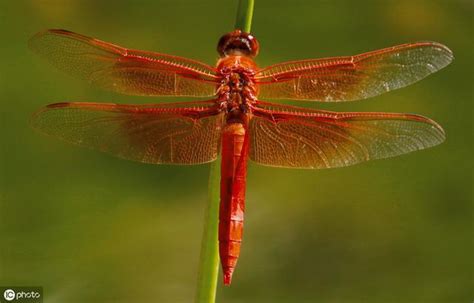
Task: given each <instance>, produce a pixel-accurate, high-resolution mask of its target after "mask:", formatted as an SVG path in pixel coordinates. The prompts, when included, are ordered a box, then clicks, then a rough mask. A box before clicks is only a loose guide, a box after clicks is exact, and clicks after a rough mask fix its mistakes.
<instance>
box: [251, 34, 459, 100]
mask: <svg viewBox="0 0 474 303" xmlns="http://www.w3.org/2000/svg"><path fill="white" fill-rule="evenodd" d="M452 60H453V54H452V52H451V51H450V50H449V49H448V48H447V47H446V46H444V45H442V44H439V43H435V42H418V43H411V44H403V45H398V46H394V47H390V48H385V49H381V50H376V51H372V52H368V53H364V54H361V55H357V56H350V57H335V58H326V59H314V60H302V61H293V62H286V63H281V64H276V65H272V66H269V67H267V68H264V69H262V70H260V71H259V72H258V73H257V74H256V79H257V82H258V83H259V87H260V94H259V96H260V97H261V98H274V99H298V100H311V101H323V102H336V101H352V100H358V99H365V98H369V97H373V96H377V95H380V94H382V93H384V92H387V91H390V90H394V89H397V88H401V87H404V86H407V85H410V84H412V83H414V82H416V81H419V80H421V79H423V78H425V77H426V76H428V75H429V74H432V73H434V72H436V71H438V70H440V69H442V68H443V67H445V66H446V65H448V64H449V63H450V62H451V61H452Z"/></svg>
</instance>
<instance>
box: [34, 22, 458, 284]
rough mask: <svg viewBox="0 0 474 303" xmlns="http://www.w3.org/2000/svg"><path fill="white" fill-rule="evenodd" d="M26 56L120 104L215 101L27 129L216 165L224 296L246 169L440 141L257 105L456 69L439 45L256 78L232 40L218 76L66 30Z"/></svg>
mask: <svg viewBox="0 0 474 303" xmlns="http://www.w3.org/2000/svg"><path fill="white" fill-rule="evenodd" d="M282 43H284V41H282ZM30 47H31V48H32V49H33V50H34V51H36V52H37V53H38V54H40V55H41V56H43V57H45V58H47V59H48V60H50V61H51V63H53V64H54V65H56V66H57V67H58V68H60V69H63V70H65V71H66V72H69V73H71V74H73V75H76V76H79V77H81V78H84V79H86V80H88V81H90V82H91V83H93V84H96V85H98V86H101V87H103V88H106V89H109V90H112V91H116V92H119V93H124V94H130V95H144V96H190V97H210V98H211V99H209V100H205V101H195V102H183V103H174V104H170V103H161V104H145V105H120V104H113V103H80V102H69V103H56V104H51V105H48V106H47V107H45V108H43V109H42V110H40V111H39V112H37V113H36V114H35V115H34V116H33V119H32V123H33V126H34V127H36V128H37V129H39V130H41V131H42V132H44V133H47V134H50V135H53V136H56V137H59V138H61V139H63V140H65V141H68V142H71V143H74V144H77V145H80V146H85V147H89V148H95V149H99V150H101V151H104V152H108V153H111V154H113V155H116V156H119V157H121V158H125V159H129V160H136V161H140V162H145V163H153V164H181V165H187V164H201V163H207V162H210V161H214V160H215V159H216V158H217V156H218V154H219V153H221V154H222V163H221V175H222V176H221V194H220V197H221V203H220V210H219V252H220V258H221V264H222V269H223V271H224V284H226V285H228V284H230V283H231V279H232V273H233V272H234V269H235V266H236V263H237V260H238V258H239V254H240V248H241V242H242V233H243V222H244V211H245V189H246V172H247V161H248V160H252V161H254V162H255V163H258V164H261V165H268V166H276V167H288V168H316V169H318V168H334V167H343V166H348V165H352V164H356V163H359V162H363V161H367V160H371V159H381V158H387V157H392V156H396V155H400V154H404V153H408V152H411V151H415V150H419V149H424V148H428V147H431V146H434V145H436V144H439V143H441V142H442V141H443V140H444V138H445V135H444V131H443V129H442V128H441V127H440V126H439V125H438V124H437V123H436V122H434V121H432V120H430V119H428V118H425V117H422V116H418V115H412V114H398V113H375V112H372V113H357V112H346V113H336V112H329V111H322V110H311V109H307V108H299V107H293V106H286V105H279V104H276V103H269V102H266V101H262V98H272V99H296V100H306V101H319V102H339V101H352V100H357V99H364V98H369V97H373V96H377V95H379V94H382V93H384V92H386V91H389V90H393V89H397V88H401V87H404V86H407V85H409V84H411V83H414V82H416V81H418V80H420V79H422V78H424V77H426V76H428V75H429V74H431V73H433V72H435V71H437V70H439V69H441V68H443V67H445V66H446V65H448V64H449V63H450V62H451V60H452V59H453V56H452V53H451V51H450V50H449V49H448V48H447V47H446V46H444V45H441V44H439V43H435V42H418V43H411V44H403V45H398V46H394V47H390V48H385V49H381V50H377V51H372V52H368V53H363V54H360V55H356V56H347V57H335V58H326V59H310V60H301V61H290V62H284V63H279V64H275V65H271V66H269V67H266V68H262V69H260V68H258V67H257V65H256V64H255V62H254V61H253V58H254V57H255V56H256V55H257V53H258V49H259V46H258V42H257V40H256V39H255V38H254V37H253V36H252V35H250V34H248V33H243V32H241V31H239V30H236V31H234V32H231V33H229V34H226V35H224V36H223V37H222V38H221V39H220V40H219V44H218V48H217V49H218V52H219V54H220V56H221V58H220V59H219V61H218V63H217V66H216V67H215V68H214V67H212V66H209V65H207V64H204V63H200V62H197V61H194V60H191V59H187V58H182V57H177V56H171V55H166V54H161V53H154V52H146V51H139V50H132V49H126V48H123V47H120V46H117V45H113V44H110V43H107V42H104V41H100V40H97V39H93V38H89V37H86V36H82V35H79V34H75V33H71V32H68V31H64V30H48V31H45V32H41V33H38V34H37V35H35V36H34V37H33V38H32V39H31V40H30ZM257 97H258V98H257Z"/></svg>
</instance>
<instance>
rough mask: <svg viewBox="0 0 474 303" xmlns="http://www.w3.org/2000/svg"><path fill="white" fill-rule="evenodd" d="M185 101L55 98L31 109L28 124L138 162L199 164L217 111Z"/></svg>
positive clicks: (215, 133) (212, 141)
mask: <svg viewBox="0 0 474 303" xmlns="http://www.w3.org/2000/svg"><path fill="white" fill-rule="evenodd" d="M186 105H187V107H182V104H165V105H118V104H107V103H106V104H104V103H56V104H51V105H48V106H47V107H45V108H43V109H42V110H40V111H39V112H37V113H36V114H35V115H34V116H33V117H32V124H33V127H35V128H36V129H38V130H40V131H41V132H43V133H46V134H48V135H52V136H54V137H58V138H61V139H63V140H65V141H67V142H70V143H73V144H76V145H80V146H84V147H88V148H92V149H98V150H100V151H103V152H107V153H110V154H112V155H115V156H118V157H120V158H124V159H129V160H135V161H139V162H145V163H153V164H160V163H164V164H200V163H206V162H210V161H213V160H215V159H216V157H217V154H218V152H219V147H220V143H219V142H220V137H221V128H222V122H223V116H222V114H221V113H220V112H219V110H218V109H217V108H216V107H215V106H214V102H195V103H193V102H186ZM183 106H184V105H183Z"/></svg>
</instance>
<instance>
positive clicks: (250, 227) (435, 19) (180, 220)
mask: <svg viewBox="0 0 474 303" xmlns="http://www.w3.org/2000/svg"><path fill="white" fill-rule="evenodd" d="M236 7H237V3H236V1H217V0H213V1H211V0H202V1H191V0H188V1H185V0H174V1H171V0H167V1H165V0H163V1H159V0H149V1H144V0H139V1H95V0H85V1H79V0H67V1H66V0H61V1H52V0H31V1H1V3H0V25H1V26H0V33H1V37H2V41H3V42H2V43H1V47H0V54H1V60H0V62H1V63H0V64H1V69H0V98H1V102H2V107H1V110H0V114H1V119H0V134H1V139H2V142H1V144H0V186H1V188H0V199H1V201H0V203H1V204H0V239H1V244H0V285H37V286H43V287H44V291H45V303H56V302H60V303H62V302H67V303H69V302H70V303H75V302H89V303H94V302H101V303H102V302H172V303H175V302H191V301H192V299H193V296H194V291H195V289H194V288H195V281H196V276H197V265H198V258H199V249H200V237H201V232H202V225H203V215H204V210H205V205H206V194H207V178H208V169H209V165H200V166H193V167H192V166H188V167H186V166H153V165H145V164H141V163H135V162H127V161H123V160H120V159H116V158H113V157H109V156H107V155H105V154H101V153H99V152H94V151H89V150H85V149H80V148H77V147H74V146H69V145H66V144H64V143H62V142H60V141H59V140H55V139H52V138H48V137H45V136H42V135H40V134H38V133H36V132H34V131H33V130H32V129H31V128H30V127H29V126H28V118H29V116H30V115H31V113H33V112H34V111H35V110H37V109H38V108H40V107H41V106H44V105H46V104H48V103H53V102H59V101H99V102H101V101H103V102H117V103H150V102H161V99H160V100H157V99H154V98H141V97H131V96H122V95H117V94H113V93H109V92H104V91H102V90H99V89H97V88H94V87H91V86H89V85H88V84H87V83H85V82H82V81H80V80H77V79H74V78H71V77H69V76H66V75H64V74H62V73H61V72H59V71H57V70H56V69H54V68H53V67H52V66H50V65H48V64H47V63H46V62H44V61H42V60H41V59H40V58H38V57H35V56H34V55H33V54H32V53H31V52H30V51H29V50H28V49H27V40H28V38H29V37H30V36H32V35H33V34H34V33H35V32H37V31H40V30H43V29H46V28H64V29H68V30H71V31H75V32H78V33H82V34H85V35H88V36H94V37H97V38H99V39H102V40H105V41H110V42H113V43H116V44H119V45H123V46H126V47H131V48H136V49H143V50H155V51H159V52H163V53H170V54H175V55H180V56H186V57H190V58H194V59H198V60H201V61H203V62H207V63H210V64H214V63H215V62H216V59H217V53H216V51H215V46H216V42H217V39H218V38H219V37H220V36H221V35H222V34H223V33H225V32H227V31H229V30H231V29H232V27H233V24H234V18H235V13H236ZM253 32H254V34H255V35H256V37H257V38H258V39H259V41H260V44H261V52H260V56H259V57H258V58H257V63H259V64H260V65H261V66H265V65H268V64H271V63H277V62H281V61H285V60H294V59H306V58H316V57H327V56H339V55H352V54H357V53H361V52H364V51H369V50H373V49H378V48H383V47H387V46H391V45H396V44H400V43H404V42H413V41H419V40H432V41H438V42H441V43H444V44H446V45H447V46H449V47H450V48H451V49H452V50H453V52H454V54H455V57H456V59H455V61H454V63H453V64H451V65H450V66H448V67H447V68H446V69H444V70H442V71H440V72H438V73H436V74H434V75H432V76H430V77H429V78H427V79H425V80H423V81H421V82H419V83H416V84H414V85H412V86H410V87H407V88H405V89H402V90H398V91H394V92H391V93H388V94H385V95H383V96H380V97H376V98H372V99H369V100H366V101H363V102H355V103H344V104H336V105H327V104H308V103H303V104H302V103H301V102H300V103H298V105H302V106H311V107H317V108H324V109H331V110H338V111H393V112H414V113H419V114H422V115H426V116H428V117H430V118H432V119H434V120H436V121H437V122H439V123H440V124H441V125H442V126H443V127H444V128H445V130H446V132H447V140H446V142H445V143H444V144H442V145H440V146H437V147H435V148H432V149H429V150H424V151H419V152H416V153H412V154H408V155H404V156H400V157H397V158H392V159H386V160H379V161H373V162H368V163H364V164H360V165H356V166H352V167H348V168H344V169H331V170H319V171H311V170H296V169H277V168H269V167H263V166H257V165H255V164H252V163H251V164H250V166H249V172H248V188H247V210H246V211H247V213H246V223H245V236H244V243H243V250H242V255H241V259H240V260H239V264H238V267H237V269H236V273H235V276H234V281H233V285H232V286H231V287H230V288H223V287H222V286H221V285H222V284H221V282H220V281H219V289H218V302H234V303H237V302H259V303H265V302H471V301H472V300H473V298H474V294H473V261H472V257H473V255H474V254H473V239H474V237H473V226H472V219H473V192H472V172H473V161H472V156H473V146H472V131H473V128H472V119H473V101H474V100H473V89H472V85H473V60H472V56H473V37H474V35H473V2H472V1H455V0H444V1H432V0H398V1H382V0H379V1H375V0H365V1H362V0H358V1H349V0H348V1H270V0H265V1H264V0H256V6H255V14H254V21H253ZM167 101H175V99H166V100H165V102H167Z"/></svg>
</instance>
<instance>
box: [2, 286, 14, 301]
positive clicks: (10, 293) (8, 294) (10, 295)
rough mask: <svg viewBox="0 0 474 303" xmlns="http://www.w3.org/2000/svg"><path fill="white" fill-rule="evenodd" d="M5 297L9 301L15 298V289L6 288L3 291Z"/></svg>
mask: <svg viewBox="0 0 474 303" xmlns="http://www.w3.org/2000/svg"><path fill="white" fill-rule="evenodd" d="M3 297H4V298H5V300H7V301H13V299H15V292H14V291H13V289H6V290H5V291H4V292H3Z"/></svg>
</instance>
